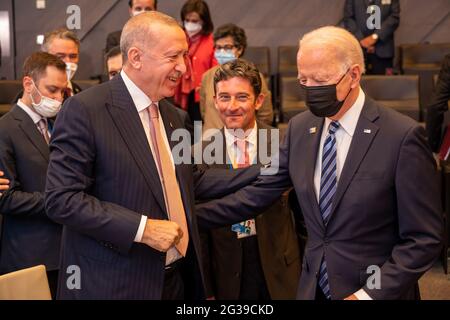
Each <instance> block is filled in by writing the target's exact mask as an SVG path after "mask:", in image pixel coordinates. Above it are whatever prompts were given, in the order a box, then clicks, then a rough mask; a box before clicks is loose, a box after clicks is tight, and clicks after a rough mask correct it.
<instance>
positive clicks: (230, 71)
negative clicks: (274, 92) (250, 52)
mask: <svg viewBox="0 0 450 320" xmlns="http://www.w3.org/2000/svg"><path fill="white" fill-rule="evenodd" d="M231 78H242V79H245V80H248V81H249V82H250V85H251V86H252V87H253V91H254V94H255V97H257V96H258V95H259V94H260V93H261V86H262V84H261V76H260V74H259V71H258V69H257V68H256V67H255V65H254V64H253V63H251V62H249V61H247V60H244V59H236V60H233V61H229V62H227V63H224V64H222V65H220V66H219V68H218V69H217V70H216V73H215V74H214V94H216V93H217V92H216V90H217V89H216V87H217V83H219V82H220V81H224V80H229V79H231Z"/></svg>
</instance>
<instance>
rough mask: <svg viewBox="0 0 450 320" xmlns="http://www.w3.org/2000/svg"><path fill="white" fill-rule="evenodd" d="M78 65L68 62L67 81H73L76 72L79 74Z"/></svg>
mask: <svg viewBox="0 0 450 320" xmlns="http://www.w3.org/2000/svg"><path fill="white" fill-rule="evenodd" d="M77 69H78V65H77V64H76V63H73V62H66V74H67V81H70V80H72V78H73V76H74V75H75V72H77Z"/></svg>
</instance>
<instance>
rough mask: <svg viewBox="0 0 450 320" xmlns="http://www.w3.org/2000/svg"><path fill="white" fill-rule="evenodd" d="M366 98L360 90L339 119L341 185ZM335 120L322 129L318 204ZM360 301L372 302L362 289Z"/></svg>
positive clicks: (316, 174)
mask: <svg viewBox="0 0 450 320" xmlns="http://www.w3.org/2000/svg"><path fill="white" fill-rule="evenodd" d="M365 99H366V96H365V94H364V92H363V90H362V89H361V88H359V94H358V98H357V99H356V101H355V103H354V104H353V106H352V107H351V108H350V109H349V110H348V111H347V112H346V113H345V114H344V115H343V116H342V118H341V119H339V124H340V126H339V128H338V130H337V131H336V133H335V137H336V153H337V154H336V168H337V181H338V183H339V178H340V176H341V173H342V169H343V167H344V164H345V160H346V159H347V154H348V150H349V148H350V144H351V143H352V139H353V135H354V133H355V129H356V125H357V123H358V120H359V116H360V115H361V110H362V108H363V106H364V101H365ZM332 121H333V120H331V119H329V118H325V123H324V125H323V129H322V136H321V137H320V146H319V152H318V154H317V159H316V167H315V170H314V189H315V192H316V198H317V202H319V195H320V178H321V172H322V151H323V145H324V143H325V139H326V137H327V135H328V129H329V126H330V123H331V122H332ZM355 295H356V297H357V298H358V299H359V300H372V299H371V298H370V296H369V295H368V294H367V293H366V292H365V291H364V290H363V289H360V290H359V291H358V292H356V293H355Z"/></svg>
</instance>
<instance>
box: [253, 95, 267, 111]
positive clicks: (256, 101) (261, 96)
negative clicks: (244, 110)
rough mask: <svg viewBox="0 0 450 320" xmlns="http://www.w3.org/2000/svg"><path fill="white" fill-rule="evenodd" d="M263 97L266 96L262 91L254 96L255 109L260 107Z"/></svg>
mask: <svg viewBox="0 0 450 320" xmlns="http://www.w3.org/2000/svg"><path fill="white" fill-rule="evenodd" d="M265 98H266V96H265V95H264V94H262V93H260V94H259V95H258V97H256V100H255V110H256V111H257V110H259V109H260V108H261V107H262V105H263V103H264V99H265Z"/></svg>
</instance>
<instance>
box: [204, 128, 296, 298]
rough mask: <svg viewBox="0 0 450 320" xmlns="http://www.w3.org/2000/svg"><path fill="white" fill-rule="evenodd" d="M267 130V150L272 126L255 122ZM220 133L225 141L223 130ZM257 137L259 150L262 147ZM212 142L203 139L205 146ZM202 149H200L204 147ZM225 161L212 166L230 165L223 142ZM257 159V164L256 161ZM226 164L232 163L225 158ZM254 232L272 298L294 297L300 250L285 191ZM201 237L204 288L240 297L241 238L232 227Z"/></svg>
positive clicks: (218, 229)
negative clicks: (202, 243)
mask: <svg viewBox="0 0 450 320" xmlns="http://www.w3.org/2000/svg"><path fill="white" fill-rule="evenodd" d="M263 129H265V130H267V132H268V137H267V138H268V139H267V150H268V151H269V152H270V150H271V148H270V147H271V136H270V130H271V129H274V128H273V127H270V126H267V125H265V124H263V123H258V130H263ZM220 135H221V136H222V137H223V141H224V142H225V135H224V132H223V129H222V130H221V131H220ZM264 142H265V141H261V140H260V139H259V138H258V150H261V149H262V148H260V147H259V146H260V144H261V143H264ZM210 143H211V142H205V145H204V148H205V147H206V146H208V145H209V144H210ZM204 148H203V149H204ZM222 151H223V155H224V158H223V159H222V160H223V161H224V162H223V163H224V164H217V165H214V166H213V167H218V168H230V165H227V164H226V163H227V162H226V160H227V159H228V160H229V158H228V155H227V150H226V145H225V144H224V148H223V150H222ZM259 160H260V159H259V158H258V163H260V162H259ZM228 163H231V162H230V161H228ZM256 232H257V241H258V247H259V254H260V257H261V260H260V263H261V267H262V269H263V272H264V277H265V279H266V285H267V288H268V290H269V293H270V296H271V298H272V299H294V298H295V294H296V290H297V285H298V280H299V277H300V268H301V261H300V249H299V243H298V239H297V235H296V231H295V227H294V221H293V216H292V214H291V211H290V209H289V205H288V200H287V193H286V194H284V195H283V196H282V197H281V198H279V199H277V200H276V201H275V203H273V204H272V205H271V206H270V208H269V209H267V210H265V211H264V213H263V214H262V215H260V216H258V217H257V218H256ZM205 235H206V236H205V237H204V238H203V239H202V240H203V242H204V244H205V248H206V250H204V251H203V254H204V256H203V257H204V258H203V262H204V265H205V267H204V269H205V275H206V277H205V278H206V287H207V288H208V289H209V292H208V293H209V294H210V295H215V297H216V298H217V299H227V300H235V299H239V290H240V287H241V275H242V260H243V250H242V244H241V241H240V240H238V239H237V237H236V233H235V232H233V231H231V226H230V225H229V226H226V227H222V228H217V229H212V230H210V231H209V232H206V233H205Z"/></svg>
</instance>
